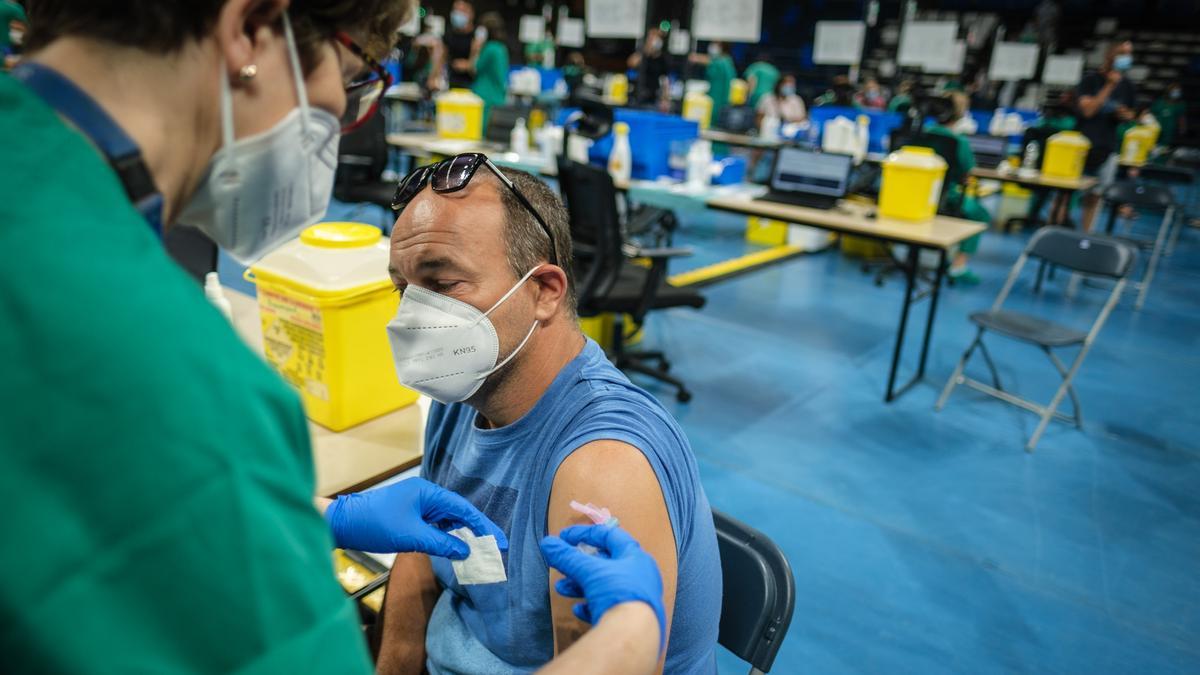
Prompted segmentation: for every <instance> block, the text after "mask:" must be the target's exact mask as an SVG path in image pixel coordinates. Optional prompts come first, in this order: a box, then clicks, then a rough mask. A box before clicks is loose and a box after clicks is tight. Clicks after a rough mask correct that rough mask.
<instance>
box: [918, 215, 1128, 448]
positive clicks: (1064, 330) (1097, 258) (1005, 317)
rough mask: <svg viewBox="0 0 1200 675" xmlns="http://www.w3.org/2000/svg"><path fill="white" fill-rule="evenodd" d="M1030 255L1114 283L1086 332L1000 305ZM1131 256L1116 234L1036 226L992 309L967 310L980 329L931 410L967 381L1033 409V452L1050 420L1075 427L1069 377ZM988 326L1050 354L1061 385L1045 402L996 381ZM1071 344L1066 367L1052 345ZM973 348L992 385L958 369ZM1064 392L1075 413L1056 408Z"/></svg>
mask: <svg viewBox="0 0 1200 675" xmlns="http://www.w3.org/2000/svg"><path fill="white" fill-rule="evenodd" d="M1030 257H1033V258H1038V259H1039V260H1041V261H1042V262H1043V263H1048V264H1050V265H1057V266H1059V267H1065V268H1066V269H1068V270H1070V271H1072V272H1075V273H1078V274H1082V275H1087V276H1098V277H1106V278H1109V279H1112V280H1114V281H1115V282H1116V283H1115V284H1114V285H1113V288H1112V292H1111V293H1109V296H1108V300H1107V301H1105V303H1104V307H1103V309H1101V310H1100V314H1099V315H1098V316H1097V317H1096V320H1095V321H1094V322H1093V323H1092V326H1091V328H1089V329H1088V331H1087V332H1083V331H1080V330H1077V329H1074V328H1070V327H1068V326H1063V325H1062V324H1058V323H1055V322H1053V321H1049V320H1047V319H1043V318H1041V317H1037V316H1032V315H1029V314H1024V313H1021V312H1014V311H1010V310H1005V309H1002V306H1003V305H1004V301H1005V300H1006V299H1007V298H1008V294H1009V293H1010V292H1011V291H1012V289H1013V285H1014V284H1015V283H1016V281H1017V278H1018V277H1019V276H1020V275H1021V270H1022V269H1023V268H1024V267H1025V262H1026V261H1027V260H1028V259H1029V258H1030ZM1136 258H1137V251H1136V249H1134V248H1133V247H1132V246H1130V245H1129V244H1126V243H1125V242H1122V241H1120V240H1118V239H1114V238H1111V237H1104V236H1092V235H1088V234H1084V233H1081V232H1075V231H1073V230H1066V229H1062V228H1058V227H1045V228H1042V229H1041V230H1039V231H1038V232H1037V234H1035V235H1033V238H1032V239H1030V241H1029V244H1028V245H1027V246H1026V247H1025V250H1024V252H1022V253H1021V256H1020V257H1019V258H1017V262H1016V264H1015V265H1013V268H1012V271H1011V272H1009V275H1008V279H1007V280H1006V281H1005V282H1004V288H1002V289H1001V290H1000V295H998V296H997V297H996V301H995V302H994V303H992V307H991V309H989V310H987V311H983V312H975V313H973V314H971V317H970V318H971V322H972V323H974V324H975V325H976V326H978V327H979V330H978V332H977V333H976V334H975V339H974V340H972V341H971V344H970V345H969V346H968V347H967V350H966V352H964V353H963V355H962V358H961V359H959V361H958V366H957V367H955V369H954V374H953V375H951V376H950V379H949V380H948V381H947V382H946V387H945V388H944V389H943V390H942V395H941V396H940V397H939V398H938V401H937V406H936V407H935V409H936V410H941V409H942V408H943V407H945V405H946V400H947V399H949V398H950V393H951V392H953V391H954V388H955V387H956V386H958V385H960V384H966V385H967V386H969V387H971V388H972V389H976V390H978V391H981V392H983V393H985V394H988V395H989V396H994V397H996V398H998V399H1000V400H1002V401H1005V402H1007V403H1011V404H1012V405H1015V406H1017V407H1019V408H1024V409H1025V410H1028V411H1030V412H1033V413H1035V414H1036V415H1038V417H1040V418H1041V421H1040V422H1039V423H1038V425H1037V429H1036V430H1035V431H1034V432H1033V436H1032V437H1031V438H1030V439H1029V442H1028V443H1027V444H1026V445H1025V449H1026V450H1027V451H1029V452H1033V449H1034V446H1036V445H1037V443H1038V440H1039V439H1041V437H1042V433H1043V432H1045V430H1046V426H1047V425H1048V424H1049V423H1050V420H1051V419H1057V420H1060V421H1065V422H1073V423H1074V424H1075V426H1076V427H1078V428H1082V427H1083V419H1082V417H1081V411H1080V407H1079V398H1078V397H1077V396H1076V395H1075V388H1074V386H1073V385H1072V380H1074V379H1075V374H1076V373H1078V372H1079V366H1080V365H1081V364H1083V359H1084V357H1086V356H1087V353H1088V350H1090V349H1091V347H1092V342H1093V341H1094V340H1095V339H1096V335H1097V334H1098V333H1099V332H1100V329H1101V327H1103V326H1104V322H1105V321H1107V320H1108V315H1109V314H1111V313H1112V310H1113V307H1115V306H1116V305H1117V302H1118V301H1119V300H1120V299H1121V293H1122V292H1123V291H1124V290H1125V283H1126V281H1127V276H1128V275H1129V271H1130V270H1131V269H1132V268H1133V264H1134V261H1135V259H1136ZM989 330H990V331H993V332H996V333H1000V334H1002V335H1005V336H1007V337H1010V338H1013V339H1015V340H1021V341H1023V342H1028V343H1030V344H1034V345H1037V346H1038V347H1040V348H1041V349H1042V351H1043V352H1045V353H1046V356H1048V357H1049V358H1050V362H1051V363H1053V364H1054V367H1055V369H1056V370H1058V373H1059V375H1061V376H1062V378H1063V381H1062V384H1061V385H1059V387H1058V390H1057V391H1055V392H1054V398H1053V399H1051V400H1050V405H1048V406H1041V405H1038V404H1037V403H1034V402H1033V401H1030V400H1027V399H1024V398H1021V397H1019V396H1015V395H1013V394H1010V393H1009V392H1007V391H1004V388H1003V387H1002V386H1001V384H1000V376H999V375H998V374H997V372H996V365H995V364H994V363H993V362H992V357H991V355H990V354H988V351H987V347H986V346H985V345H984V343H983V334H984V333H985V332H987V331H989ZM1076 346H1077V347H1079V353H1078V355H1077V356H1076V357H1075V360H1074V361H1073V362H1072V363H1071V366H1070V367H1069V368H1068V367H1067V366H1066V365H1064V364H1063V362H1062V361H1061V360H1059V358H1058V357H1057V356H1056V355H1055V354H1054V352H1053V350H1054V349H1056V348H1061V347H1076ZM976 348H978V349H979V351H980V353H982V354H983V358H984V361H985V362H986V363H987V366H988V370H990V371H991V375H992V384H993V385H994V386H988V385H987V384H984V383H983V382H980V381H978V380H973V379H971V378H969V377H967V376H965V375H964V374H963V369H964V368H965V367H966V365H967V361H968V360H970V358H971V355H972V354H974V353H975V349H976ZM1068 394H1069V395H1070V396H1071V404H1072V406H1073V408H1074V415H1072V416H1067V415H1064V414H1063V413H1060V412H1058V405H1059V404H1060V403H1061V402H1062V399H1063V396H1066V395H1068Z"/></svg>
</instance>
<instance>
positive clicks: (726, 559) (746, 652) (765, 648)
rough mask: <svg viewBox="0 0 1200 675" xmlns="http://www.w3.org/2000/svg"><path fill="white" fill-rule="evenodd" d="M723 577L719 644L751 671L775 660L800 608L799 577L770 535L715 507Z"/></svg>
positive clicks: (766, 669) (761, 669)
mask: <svg viewBox="0 0 1200 675" xmlns="http://www.w3.org/2000/svg"><path fill="white" fill-rule="evenodd" d="M713 524H715V525H716V528H717V547H718V548H719V549H720V552H721V574H722V576H723V577H724V588H723V600H722V601H721V628H720V632H719V634H718V636H717V642H719V643H721V646H723V647H725V648H726V649H728V650H729V651H731V652H733V653H734V654H735V655H737V657H738V658H740V659H742V660H743V661H747V662H749V663H750V675H756V674H757V673H766V672H769V671H770V670H771V665H772V664H773V663H775V655H776V654H777V653H778V652H779V647H780V645H782V644H783V636H784V635H786V634H787V630H788V626H789V625H791V623H792V611H793V610H795V608H796V580H795V579H794V578H793V577H792V567H791V565H789V564H788V561H787V558H786V557H785V556H784V555H783V551H781V550H780V549H779V547H778V546H776V545H775V542H773V541H771V540H770V539H769V538H768V537H767V535H765V534H763V533H762V532H759V531H758V530H756V529H754V528H752V527H750V526H749V525H746V524H745V523H743V522H741V521H738V520H736V519H734V518H730V517H729V516H727V515H725V514H724V513H721V512H720V511H717V510H716V509H713Z"/></svg>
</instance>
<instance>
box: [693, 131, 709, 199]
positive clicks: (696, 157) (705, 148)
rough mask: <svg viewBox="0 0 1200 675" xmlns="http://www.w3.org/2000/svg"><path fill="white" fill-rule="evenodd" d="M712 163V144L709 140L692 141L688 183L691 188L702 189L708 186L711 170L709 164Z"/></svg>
mask: <svg viewBox="0 0 1200 675" xmlns="http://www.w3.org/2000/svg"><path fill="white" fill-rule="evenodd" d="M711 163H712V146H711V145H710V144H709V142H708V141H704V140H697V141H694V142H692V147H691V149H689V150H688V157H687V183H688V187H689V188H692V189H693V190H702V189H704V188H705V187H708V183H709V180H710V176H709V174H710V171H711V169H710V167H709V165H710V164H711Z"/></svg>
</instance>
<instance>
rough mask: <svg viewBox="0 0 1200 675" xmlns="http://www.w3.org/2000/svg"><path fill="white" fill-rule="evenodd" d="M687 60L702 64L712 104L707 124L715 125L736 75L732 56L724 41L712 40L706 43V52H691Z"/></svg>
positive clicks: (727, 100) (725, 104) (727, 103)
mask: <svg viewBox="0 0 1200 675" xmlns="http://www.w3.org/2000/svg"><path fill="white" fill-rule="evenodd" d="M688 60H690V61H691V62H692V63H698V64H701V65H703V66H704V79H705V80H708V96H709V98H711V99H712V104H713V105H712V117H711V118H710V119H709V124H710V125H711V126H716V124H717V121H718V120H720V119H721V109H722V108H724V107H725V106H727V105H729V89H730V88H731V87H732V86H733V80H734V78H735V77H737V68H735V67H734V65H733V58H732V57H730V56H729V53H728V49H727V45H726V44H725V43H724V42H720V41H717V40H713V41H712V42H710V43H708V51H707V53H705V54H692V55H690V56H689V57H688Z"/></svg>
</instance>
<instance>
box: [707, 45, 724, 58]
mask: <svg viewBox="0 0 1200 675" xmlns="http://www.w3.org/2000/svg"><path fill="white" fill-rule="evenodd" d="M708 55H709V56H720V55H721V48H720V47H718V46H717V45H712V44H710V45H709V46H708Z"/></svg>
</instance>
